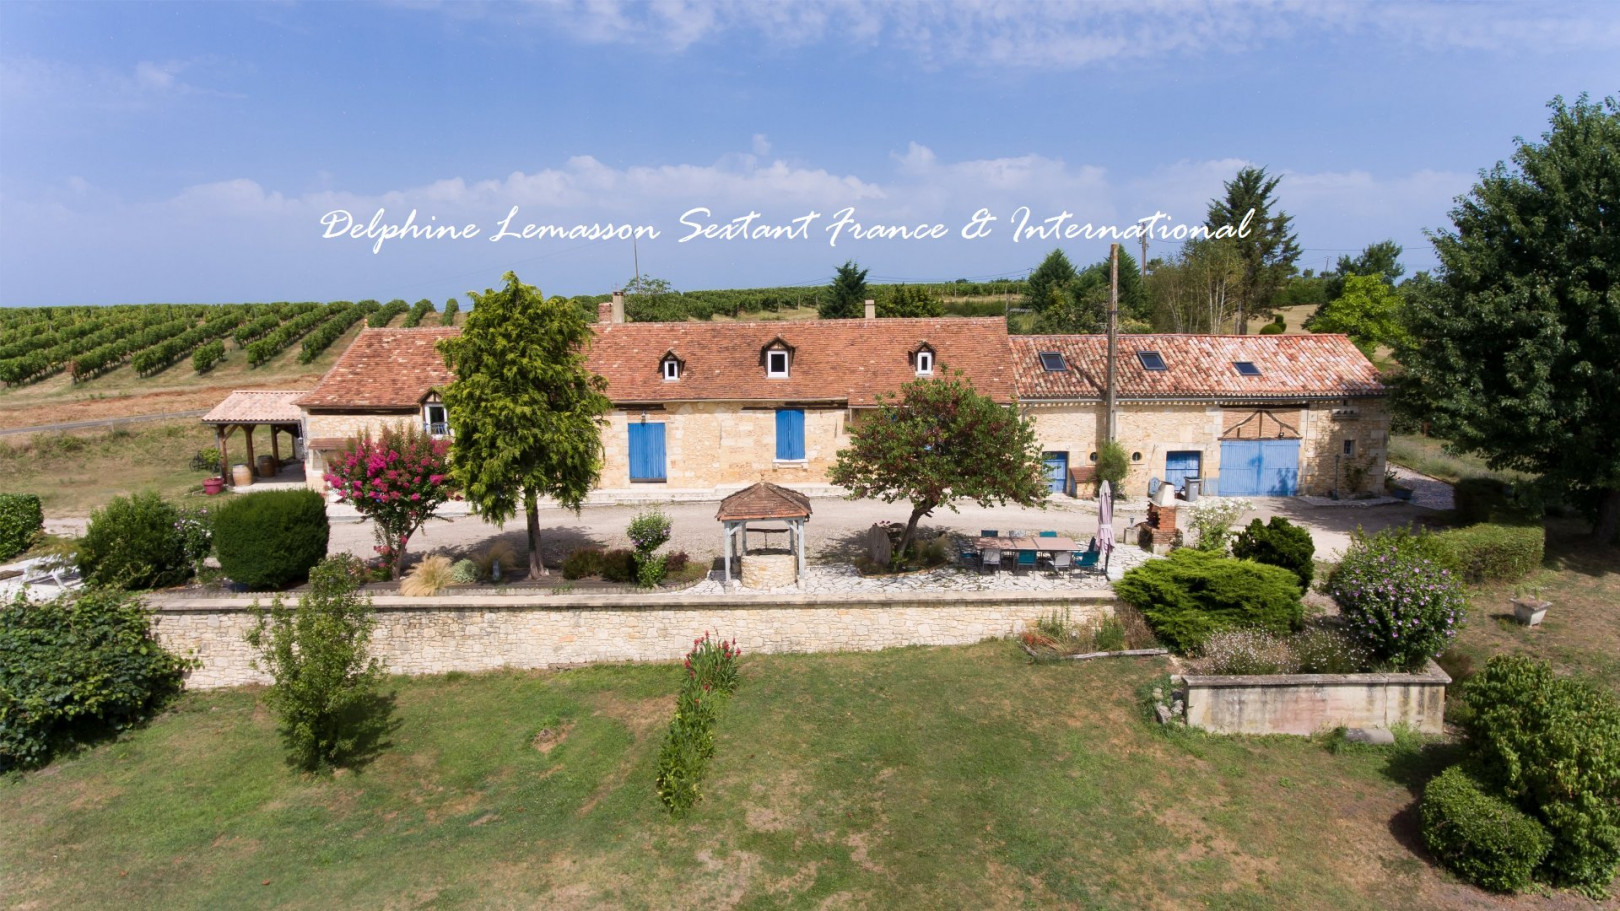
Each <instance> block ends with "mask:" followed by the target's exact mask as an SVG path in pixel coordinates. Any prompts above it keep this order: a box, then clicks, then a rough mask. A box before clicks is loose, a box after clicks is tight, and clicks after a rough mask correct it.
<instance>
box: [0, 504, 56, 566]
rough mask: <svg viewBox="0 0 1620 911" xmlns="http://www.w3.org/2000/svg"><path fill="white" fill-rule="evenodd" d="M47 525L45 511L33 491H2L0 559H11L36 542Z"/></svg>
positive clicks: (0, 505)
mask: <svg viewBox="0 0 1620 911" xmlns="http://www.w3.org/2000/svg"><path fill="white" fill-rule="evenodd" d="M44 527H45V511H44V510H43V509H41V508H40V505H39V497H36V496H34V495H33V494H31V493H0V560H9V559H11V558H12V557H15V556H16V555H18V554H20V553H22V552H23V551H25V550H27V549H28V548H30V547H32V546H33V544H34V538H35V537H36V536H38V534H39V533H40V531H41V530H42V529H43V528H44Z"/></svg>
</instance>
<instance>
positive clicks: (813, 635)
mask: <svg viewBox="0 0 1620 911" xmlns="http://www.w3.org/2000/svg"><path fill="white" fill-rule="evenodd" d="M951 597H952V600H950V601H945V600H935V599H926V598H924V597H921V596H916V595H910V596H902V597H879V596H871V597H868V598H865V599H836V598H818V597H816V596H784V597H780V598H772V599H770V600H769V601H765V600H756V601H754V602H752V603H749V602H748V601H744V600H742V599H738V598H729V599H724V598H715V599H703V598H698V597H688V598H681V597H675V598H665V599H660V600H659V601H658V602H650V601H648V600H647V599H638V598H636V597H635V596H623V595H620V596H594V597H590V596H579V597H575V598H572V599H569V598H567V597H566V596H549V597H546V600H545V602H544V603H543V604H534V603H532V602H530V603H526V604H525V603H514V602H517V601H518V599H517V598H516V597H499V596H496V597H486V598H482V599H480V598H474V597H470V596H460V597H447V598H439V599H431V601H429V603H427V604H425V605H424V604H423V603H422V602H423V601H424V600H428V599H422V598H402V597H398V596H389V597H379V598H377V599H376V610H377V626H376V630H375V632H374V633H373V637H372V650H373V654H375V655H376V656H378V657H380V658H382V659H383V660H384V661H385V662H386V664H387V667H388V670H389V671H390V672H392V673H399V674H442V673H446V672H449V671H482V670H491V669H495V668H502V667H514V668H543V667H552V666H557V665H566V664H578V663H584V662H598V661H610V662H611V661H677V660H679V659H680V658H681V656H682V655H684V654H685V653H686V652H687V651H688V650H689V649H690V648H691V647H692V639H693V637H694V636H700V635H702V634H703V632H704V631H705V630H707V631H711V632H713V633H714V634H715V635H717V636H721V637H724V638H727V639H731V638H733V637H734V638H735V639H736V640H737V643H738V645H739V646H741V648H742V649H743V651H744V653H745V654H747V653H750V652H823V651H874V650H877V649H884V648H892V647H896V646H903V645H967V644H971V643H974V642H979V641H982V640H984V639H987V638H996V637H1003V636H1008V635H1012V634H1014V633H1017V632H1019V631H1021V630H1023V629H1024V628H1026V627H1029V626H1033V625H1034V624H1035V623H1036V622H1037V621H1038V620H1039V618H1040V617H1041V616H1043V615H1046V614H1050V613H1053V612H1054V611H1061V610H1063V609H1064V608H1068V609H1069V612H1070V615H1071V616H1072V617H1073V618H1074V619H1075V620H1076V621H1082V622H1083V621H1085V620H1088V619H1100V618H1102V617H1106V616H1109V615H1110V614H1111V613H1112V611H1113V607H1112V602H1111V601H1110V600H1108V599H1109V598H1111V595H1108V594H1107V593H1084V592H1077V593H1072V594H1071V593H1047V592H1023V593H1014V592H1005V593H994V592H965V593H953V594H952V596H951ZM252 623H253V618H252V615H251V614H250V613H249V610H248V607H247V604H246V603H245V602H243V601H242V600H240V599H216V600H213V601H208V600H200V599H199V600H193V601H174V602H170V603H168V604H166V605H164V606H163V607H162V608H161V609H160V610H159V611H158V613H157V616H156V617H155V618H154V620H153V626H154V628H155V630H156V632H157V636H158V639H159V640H160V641H161V642H162V643H163V644H164V646H165V647H167V648H169V649H172V650H175V651H178V652H181V653H185V654H192V655H195V656H196V657H197V658H198V659H199V660H200V661H201V662H202V666H201V667H199V668H198V669H197V670H194V671H192V672H191V675H190V677H189V678H188V680H187V685H188V686H191V687H193V688H202V689H207V688H212V687H221V686H237V685H240V684H244V683H264V682H268V678H266V677H265V676H264V675H263V674H260V673H259V672H258V671H256V670H254V668H253V663H252V659H253V655H252V652H251V650H250V649H249V647H248V645H247V642H246V641H245V640H244V638H243V637H244V636H245V635H246V633H247V631H248V628H249V627H250V626H251V625H252Z"/></svg>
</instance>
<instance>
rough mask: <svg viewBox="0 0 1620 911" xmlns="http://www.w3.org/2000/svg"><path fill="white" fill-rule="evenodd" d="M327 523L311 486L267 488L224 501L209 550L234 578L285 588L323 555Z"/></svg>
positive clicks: (249, 584)
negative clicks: (286, 488)
mask: <svg viewBox="0 0 1620 911" xmlns="http://www.w3.org/2000/svg"><path fill="white" fill-rule="evenodd" d="M331 531H332V527H331V525H330V524H329V523H328V522H327V520H326V501H325V500H324V499H322V497H321V495H320V494H318V493H316V492H315V491H313V490H267V491H264V492H263V493H250V494H247V495H245V496H238V497H234V498H232V499H230V500H228V501H226V503H225V505H224V506H221V507H220V508H219V510H218V512H217V513H216V514H215V516H214V552H215V554H216V555H218V557H219V565H220V568H221V569H223V570H224V571H225V575H227V576H229V577H230V578H231V579H232V580H233V581H235V582H238V583H240V584H242V585H245V586H247V587H248V588H251V589H267V588H284V587H286V586H288V585H292V584H295V583H299V582H302V581H304V580H305V579H307V578H308V577H309V571H310V568H311V567H313V566H314V565H315V564H317V563H319V562H321V558H323V557H325V556H326V543H327V539H328V538H329V536H330V535H331Z"/></svg>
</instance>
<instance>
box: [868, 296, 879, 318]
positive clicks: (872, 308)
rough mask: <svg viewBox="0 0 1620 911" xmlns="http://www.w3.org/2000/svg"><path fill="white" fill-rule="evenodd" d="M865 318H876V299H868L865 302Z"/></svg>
mask: <svg viewBox="0 0 1620 911" xmlns="http://www.w3.org/2000/svg"><path fill="white" fill-rule="evenodd" d="M866 318H867V319H877V301H875V300H868V301H867V302H866Z"/></svg>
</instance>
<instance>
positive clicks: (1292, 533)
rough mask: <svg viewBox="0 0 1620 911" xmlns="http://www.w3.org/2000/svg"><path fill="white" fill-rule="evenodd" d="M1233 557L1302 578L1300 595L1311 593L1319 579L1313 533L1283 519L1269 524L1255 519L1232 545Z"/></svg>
mask: <svg viewBox="0 0 1620 911" xmlns="http://www.w3.org/2000/svg"><path fill="white" fill-rule="evenodd" d="M1232 556H1234V557H1237V558H1238V559H1240V560H1253V561H1255V562H1256V563H1264V564H1266V565H1267V566H1280V567H1282V568H1283V569H1286V570H1288V571H1289V572H1291V573H1293V574H1294V575H1296V576H1298V577H1299V588H1300V590H1301V591H1310V589H1311V579H1312V578H1313V577H1314V576H1315V575H1316V560H1315V557H1316V542H1315V541H1312V540H1311V533H1310V532H1308V531H1306V530H1305V529H1303V528H1301V527H1299V526H1298V525H1295V524H1294V523H1292V522H1290V521H1288V520H1287V519H1285V518H1283V517H1282V516H1272V517H1271V521H1270V522H1269V523H1264V524H1263V523H1261V521H1260V520H1259V519H1255V520H1253V521H1251V522H1250V523H1249V527H1248V528H1245V529H1244V530H1243V531H1241V532H1239V533H1238V536H1237V539H1236V540H1234V541H1233V542H1232Z"/></svg>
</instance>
